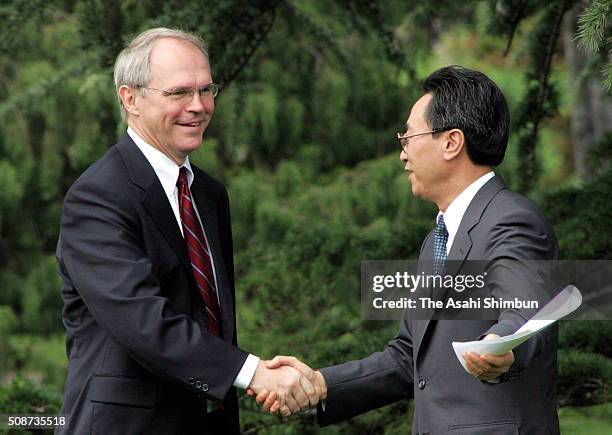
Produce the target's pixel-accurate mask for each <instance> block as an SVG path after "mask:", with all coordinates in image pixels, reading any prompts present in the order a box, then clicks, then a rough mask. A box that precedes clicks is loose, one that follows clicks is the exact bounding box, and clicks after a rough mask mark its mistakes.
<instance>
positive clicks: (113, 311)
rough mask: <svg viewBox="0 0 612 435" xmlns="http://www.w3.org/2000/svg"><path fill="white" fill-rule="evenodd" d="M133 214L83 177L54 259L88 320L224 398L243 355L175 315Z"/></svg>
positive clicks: (170, 373)
mask: <svg viewBox="0 0 612 435" xmlns="http://www.w3.org/2000/svg"><path fill="white" fill-rule="evenodd" d="M137 216H138V215H137V213H136V210H135V209H134V206H133V205H132V203H131V201H130V200H129V199H128V198H127V195H126V194H125V193H124V192H119V191H118V189H115V191H109V190H104V189H102V188H101V187H100V186H99V185H97V184H96V183H94V182H93V181H91V179H90V180H89V181H88V180H85V181H83V180H80V181H79V182H77V183H76V184H75V185H74V186H73V188H72V189H71V190H70V192H69V193H68V195H67V196H66V200H65V204H64V215H63V219H62V226H61V235H60V246H59V251H58V252H59V257H60V258H59V260H60V264H61V265H62V267H63V268H64V270H65V272H66V273H67V274H68V275H69V276H70V278H71V279H72V282H73V284H74V286H75V288H76V289H78V292H79V294H80V296H81V297H82V298H83V301H84V303H85V305H86V306H87V308H88V310H89V311H90V313H91V315H92V316H93V318H94V319H95V320H96V321H97V322H98V323H99V324H100V325H101V327H102V328H104V329H105V330H106V331H107V332H108V333H109V334H110V335H112V336H113V337H114V338H115V339H116V340H117V341H118V342H119V343H120V344H121V345H122V346H124V347H125V348H126V349H127V350H128V351H129V352H130V354H131V355H132V357H133V358H134V359H136V360H137V361H138V362H139V363H140V364H142V365H143V366H144V367H146V368H147V369H148V370H150V371H152V372H153V373H156V374H157V375H159V376H162V377H165V378H167V379H170V380H174V381H176V382H179V383H181V384H183V385H185V386H186V387H188V388H189V389H192V390H193V389H194V388H195V387H194V386H193V385H191V384H193V382H191V383H190V382H189V380H190V378H191V380H192V381H193V379H194V378H195V379H199V380H201V381H202V384H203V385H206V387H205V388H204V387H202V391H200V392H201V393H203V394H205V395H207V396H208V397H209V398H214V399H216V400H223V398H224V397H225V396H226V394H227V393H228V391H229V390H230V388H231V387H232V383H233V381H234V379H235V377H236V375H237V374H238V372H239V370H240V368H241V367H242V365H243V363H244V361H245V360H246V358H247V355H248V354H247V353H246V352H244V351H242V350H240V349H238V348H237V347H235V346H233V345H231V344H230V343H228V342H226V341H224V340H222V339H220V338H218V337H215V336H212V335H209V334H207V333H202V332H201V330H200V328H199V325H198V324H197V323H196V322H195V321H194V320H193V319H191V318H190V317H189V316H187V315H184V314H180V313H177V312H176V311H174V310H173V308H172V306H171V304H170V303H169V301H168V299H167V298H165V297H164V296H163V295H162V293H161V289H160V285H159V283H158V281H157V279H156V278H155V276H154V274H153V270H152V264H151V262H150V261H149V259H148V258H147V257H146V255H145V253H144V251H143V249H142V247H141V243H142V240H141V236H140V232H141V228H140V223H139V220H138V217H137Z"/></svg>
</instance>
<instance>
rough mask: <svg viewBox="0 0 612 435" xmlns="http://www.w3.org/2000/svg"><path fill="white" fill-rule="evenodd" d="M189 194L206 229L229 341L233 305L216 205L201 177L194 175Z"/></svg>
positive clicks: (224, 331) (224, 333)
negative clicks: (207, 193)
mask: <svg viewBox="0 0 612 435" xmlns="http://www.w3.org/2000/svg"><path fill="white" fill-rule="evenodd" d="M191 194H192V195H193V197H194V200H195V204H196V207H197V209H198V213H199V215H200V219H201V220H202V225H203V226H204V230H205V231H206V238H207V239H208V244H209V246H210V252H211V254H212V257H213V264H214V268H215V276H216V278H217V291H218V292H219V310H220V311H221V327H222V328H223V337H224V338H225V339H226V340H230V341H231V339H232V337H233V335H234V315H233V313H234V306H233V301H232V292H231V290H230V283H229V282H228V280H227V269H226V267H225V262H224V259H223V251H222V250H221V242H220V238H219V226H218V222H219V220H218V218H217V207H216V205H215V203H214V202H213V201H212V200H211V199H210V198H209V197H208V196H207V195H206V185H205V183H204V180H203V179H202V177H198V176H196V177H194V179H193V183H192V185H191Z"/></svg>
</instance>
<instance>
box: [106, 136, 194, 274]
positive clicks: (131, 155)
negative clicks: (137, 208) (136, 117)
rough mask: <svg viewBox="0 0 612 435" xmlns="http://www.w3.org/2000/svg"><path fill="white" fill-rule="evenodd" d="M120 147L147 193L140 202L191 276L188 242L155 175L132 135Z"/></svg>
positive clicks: (132, 177)
mask: <svg viewBox="0 0 612 435" xmlns="http://www.w3.org/2000/svg"><path fill="white" fill-rule="evenodd" d="M117 147H118V148H119V151H120V152H121V155H122V156H123V159H124V162H125V164H126V166H127V168H128V171H129V172H130V177H131V179H132V182H133V183H134V184H135V185H137V186H138V187H140V189H142V190H143V191H144V192H143V195H142V198H141V201H142V204H143V206H144V208H145V209H146V210H147V212H148V213H149V215H150V216H151V218H152V219H153V221H154V222H155V225H156V226H157V229H158V230H159V231H160V232H161V233H162V235H163V236H164V238H165V239H166V241H167V242H168V244H169V245H170V246H171V247H172V250H173V251H174V252H175V254H176V256H177V257H178V259H179V260H180V261H181V263H182V264H183V266H185V268H187V270H188V271H189V273H191V264H190V262H189V257H188V254H187V246H186V244H185V240H184V239H183V235H182V234H181V230H180V229H179V227H178V223H177V222H176V217H175V216H174V212H173V211H172V207H171V206H170V203H169V202H168V197H167V196H166V193H165V192H164V189H163V187H162V185H161V183H160V182H159V178H158V177H157V175H156V174H155V171H154V170H153V168H152V167H151V165H150V163H149V162H148V161H147V159H146V157H145V156H144V155H143V154H142V153H141V152H140V150H139V149H138V147H137V146H136V144H135V143H134V142H133V141H132V139H131V138H130V137H129V135H127V134H126V135H125V136H124V138H123V139H122V140H121V141H120V142H119V143H118V144H117Z"/></svg>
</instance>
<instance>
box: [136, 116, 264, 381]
mask: <svg viewBox="0 0 612 435" xmlns="http://www.w3.org/2000/svg"><path fill="white" fill-rule="evenodd" d="M127 133H128V134H129V135H130V137H131V138H132V140H133V141H134V143H135V144H136V146H137V147H138V149H139V150H140V151H142V153H143V154H144V156H145V157H146V159H147V160H148V161H149V163H150V164H151V166H152V167H153V170H154V171H155V174H156V175H157V178H159V182H160V183H161V185H162V187H163V189H164V192H165V193H166V196H167V197H168V201H169V202H170V206H171V207H172V211H173V212H174V217H175V218H176V223H177V224H178V227H179V229H180V230H181V234H183V225H182V224H181V215H180V211H179V198H178V197H179V193H178V188H177V187H176V181H177V180H178V176H179V171H180V169H181V166H179V165H177V164H176V162H174V161H173V160H172V159H170V157H168V156H167V155H165V154H164V153H162V152H161V151H159V150H158V149H157V148H154V147H153V146H152V145H149V144H148V143H147V142H145V141H144V139H142V138H141V137H140V136H138V134H137V133H136V132H135V131H134V130H132V129H131V128H130V127H128V129H127ZM182 166H183V167H185V169H187V182H188V183H189V187H191V183H192V182H193V178H194V174H193V171H192V170H191V165H190V163H189V157H186V158H185V162H184V163H183V165H182ZM191 200H192V201H191V203H192V204H193V207H194V209H195V211H196V214H197V215H198V220H199V221H200V225H201V226H202V231H203V232H204V237H206V231H205V230H204V225H202V219H201V218H200V213H199V212H198V207H197V205H196V203H195V200H194V198H191ZM209 246H210V244H209ZM211 254H212V253H211ZM210 257H211V258H210V261H211V265H212V270H213V275H214V279H215V287H216V288H219V287H218V286H217V273H216V271H215V260H214V258H212V257H213V256H212V255H211V256H210ZM216 293H217V301H218V302H219V305H221V302H220V300H219V298H220V297H221V296H220V295H219V292H216ZM258 364H259V358H258V357H256V356H255V355H251V354H249V356H248V357H247V359H246V361H245V362H244V364H243V366H242V368H241V369H240V372H238V376H236V379H235V380H234V384H233V385H234V387H238V388H243V389H246V388H248V386H249V384H250V383H251V379H253V376H254V375H255V370H256V369H257V365H258Z"/></svg>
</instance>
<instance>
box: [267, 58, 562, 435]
mask: <svg viewBox="0 0 612 435" xmlns="http://www.w3.org/2000/svg"><path fill="white" fill-rule="evenodd" d="M423 89H424V92H425V93H424V95H423V96H422V97H421V98H420V99H419V100H418V101H417V102H416V103H415V104H414V106H413V107H412V111H411V112H410V116H409V118H408V121H407V123H406V129H407V130H406V132H405V133H404V134H398V137H399V139H400V142H401V145H402V151H401V154H400V158H401V160H402V161H403V162H404V170H405V171H406V173H407V175H408V179H409V181H410V183H411V185H412V192H413V194H414V195H416V196H418V197H420V198H423V199H426V200H428V201H432V202H434V203H435V204H436V205H437V207H438V209H439V212H438V216H437V218H436V224H435V225H436V227H435V228H434V230H432V232H431V233H430V234H429V235H428V236H427V238H426V239H425V241H424V242H423V245H422V247H421V253H420V256H419V259H420V260H434V261H435V260H442V261H446V260H461V261H463V260H498V259H516V260H549V259H555V258H556V257H557V254H558V252H557V243H556V239H555V236H554V233H553V231H552V229H551V227H550V226H549V225H548V224H547V223H546V221H545V219H544V218H543V217H542V216H541V214H540V213H539V211H538V210H537V208H536V207H535V206H534V205H533V203H531V202H530V201H529V200H527V199H526V198H524V197H522V196H520V195H517V194H515V193H512V192H510V191H509V190H508V189H507V188H506V186H505V185H504V183H503V181H502V180H501V178H499V177H498V176H496V175H495V174H494V173H493V171H492V167H493V166H495V165H498V164H499V163H501V161H502V160H503V158H504V154H505V151H506V145H507V142H508V125H509V115H508V107H507V104H506V100H505V98H504V96H503V94H502V92H501V91H500V89H499V88H498V87H497V86H496V85H495V83H494V82H493V81H491V80H490V79H489V78H488V77H486V76H485V75H484V74H482V73H480V72H478V71H473V70H469V69H467V68H463V67H459V66H450V67H445V68H442V69H440V70H438V71H436V72H434V73H433V74H431V75H430V76H429V77H428V78H427V79H426V80H425V82H424V86H423ZM510 287H511V286H507V287H504V288H502V289H501V290H502V291H503V292H504V296H510V297H512V296H513V295H515V294H516V292H521V291H523V289H521V288H517V287H520V286H516V287H514V286H513V287H511V288H510ZM525 320H526V316H524V315H522V313H518V315H517V312H516V311H515V310H502V311H501V312H500V314H499V318H498V319H496V320H475V321H467V320H466V321H449V320H431V321H427V320H413V319H410V318H408V317H407V316H406V317H405V318H404V320H403V321H402V322H401V325H400V331H399V333H398V335H397V336H396V337H395V338H393V339H392V340H391V341H390V342H389V343H388V345H387V346H386V348H385V349H384V350H383V351H382V352H377V353H374V354H372V355H370V356H369V357H367V358H364V359H362V360H358V361H351V362H348V363H345V364H340V365H337V366H333V367H328V368H325V369H321V370H320V371H312V370H310V369H309V368H308V366H306V365H305V364H303V363H301V362H299V361H298V360H296V359H295V358H291V357H276V358H275V359H274V360H272V361H271V362H270V363H269V365H268V367H269V368H272V367H276V366H279V365H283V364H285V365H291V366H293V367H295V368H297V369H299V370H301V371H302V372H303V373H304V374H306V375H308V376H309V377H310V379H311V380H312V381H313V382H317V383H319V384H321V385H322V386H323V392H324V393H323V396H322V399H325V401H324V403H323V404H322V405H319V409H318V419H319V422H320V423H321V424H322V425H327V424H331V423H334V422H337V421H341V420H344V419H347V418H350V417H353V416H355V415H358V414H361V413H363V412H366V411H369V410H372V409H375V408H379V407H381V406H384V405H386V404H389V403H391V402H394V401H397V400H399V399H402V398H408V397H414V401H415V414H414V420H413V432H412V433H413V434H442V433H450V434H454V435H460V434H462V435H468V434H469V435H482V434H496V435H505V434H508V435H509V434H558V433H559V425H558V417H557V412H556V400H555V391H554V379H555V372H556V343H557V330H556V329H555V328H551V329H548V330H546V331H545V332H544V333H541V334H539V335H538V336H536V337H534V338H532V339H531V340H529V341H528V342H526V343H525V344H523V345H522V346H519V347H518V348H516V349H515V352H514V353H513V352H512V351H510V352H508V353H506V354H505V355H501V356H493V355H488V354H487V355H481V356H479V355H476V354H474V353H469V354H466V360H467V362H468V369H469V372H470V373H469V374H468V373H466V371H465V370H464V369H463V367H462V366H461V364H460V363H459V362H458V360H457V358H456V357H455V355H454V353H453V349H452V347H451V342H453V341H470V340H477V339H479V338H480V339H489V338H495V337H499V336H504V335H508V334H511V333H513V332H515V331H516V330H517V329H518V328H519V327H520V326H521V325H522V324H523V323H524V322H525ZM470 375H471V376H470ZM266 397H267V400H266ZM273 397H274V394H271V395H270V396H267V395H266V394H260V395H259V396H258V402H260V403H262V402H263V401H264V400H265V403H264V408H265V409H268V408H270V406H271V407H272V411H275V410H276V409H277V408H278V407H279V406H278V403H274V402H273V400H272V398H273Z"/></svg>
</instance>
